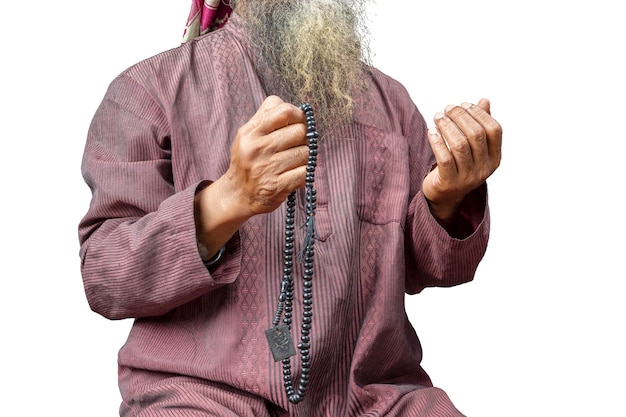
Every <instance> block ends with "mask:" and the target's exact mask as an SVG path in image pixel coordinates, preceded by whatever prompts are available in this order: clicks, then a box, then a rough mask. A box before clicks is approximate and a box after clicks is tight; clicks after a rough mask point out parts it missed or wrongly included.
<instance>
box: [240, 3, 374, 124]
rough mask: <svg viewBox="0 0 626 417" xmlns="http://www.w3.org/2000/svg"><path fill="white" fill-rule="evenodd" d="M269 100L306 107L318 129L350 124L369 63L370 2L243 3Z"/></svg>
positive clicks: (248, 28)
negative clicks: (279, 99)
mask: <svg viewBox="0 0 626 417" xmlns="http://www.w3.org/2000/svg"><path fill="white" fill-rule="evenodd" d="M242 2H245V7H244V9H243V10H244V11H243V13H242V17H243V19H244V21H245V22H246V31H247V32H248V35H249V39H250V42H251V44H252V47H253V50H254V54H255V59H256V62H257V66H258V67H259V73H260V77H261V80H262V82H263V84H264V87H265V88H266V92H267V93H268V94H277V95H279V96H281V97H282V98H283V99H284V100H288V101H291V102H293V103H294V104H296V103H300V102H304V101H308V102H309V103H311V105H312V106H313V108H314V109H315V113H316V119H317V120H318V123H319V125H320V126H321V127H322V128H323V127H330V126H333V125H336V124H339V123H342V122H345V121H347V120H349V119H350V118H351V116H352V111H353V108H354V97H355V94H359V93H360V92H362V91H363V90H364V88H365V81H364V80H365V77H364V71H366V68H367V66H366V65H365V64H367V63H369V43H368V33H367V30H366V26H365V16H366V11H365V4H366V3H367V0H304V1H303V0H240V3H242Z"/></svg>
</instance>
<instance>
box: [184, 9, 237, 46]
mask: <svg viewBox="0 0 626 417" xmlns="http://www.w3.org/2000/svg"><path fill="white" fill-rule="evenodd" d="M229 3H230V1H228V0H192V2H191V11H190V12H189V18H188V19H187V25H186V26H185V32H184V33H183V43H184V42H187V41H190V40H191V39H193V38H195V37H197V36H200V35H204V34H205V33H207V32H210V31H212V30H214V29H217V28H221V27H222V26H224V24H226V21H227V20H228V18H229V17H230V14H231V12H232V9H231V7H230V4H229Z"/></svg>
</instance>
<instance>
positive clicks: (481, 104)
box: [478, 98, 491, 114]
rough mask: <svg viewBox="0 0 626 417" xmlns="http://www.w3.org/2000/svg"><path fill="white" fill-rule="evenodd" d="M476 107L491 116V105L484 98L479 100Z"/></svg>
mask: <svg viewBox="0 0 626 417" xmlns="http://www.w3.org/2000/svg"><path fill="white" fill-rule="evenodd" d="M478 107H480V108H481V109H483V110H484V111H486V112H487V113H489V114H491V103H490V102H489V100H487V99H486V98H481V99H480V101H479V102H478Z"/></svg>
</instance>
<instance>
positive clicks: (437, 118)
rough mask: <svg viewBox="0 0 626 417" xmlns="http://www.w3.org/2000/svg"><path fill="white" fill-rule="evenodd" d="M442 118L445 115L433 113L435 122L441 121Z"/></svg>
mask: <svg viewBox="0 0 626 417" xmlns="http://www.w3.org/2000/svg"><path fill="white" fill-rule="evenodd" d="M444 116H445V114H443V113H441V112H437V113H435V120H439V119H443V117H444Z"/></svg>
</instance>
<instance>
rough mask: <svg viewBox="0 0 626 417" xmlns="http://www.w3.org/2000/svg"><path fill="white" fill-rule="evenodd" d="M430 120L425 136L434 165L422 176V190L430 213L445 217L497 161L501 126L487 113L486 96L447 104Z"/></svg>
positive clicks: (481, 182)
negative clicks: (430, 124)
mask: <svg viewBox="0 0 626 417" xmlns="http://www.w3.org/2000/svg"><path fill="white" fill-rule="evenodd" d="M434 121H435V126H433V127H431V128H430V129H429V130H428V139H429V141H430V145H431V147H432V149H433V153H434V155H435V159H436V161H437V166H436V167H435V169H433V171H431V172H430V173H429V174H428V175H427V176H426V178H425V179H424V182H423V184H422V191H423V192H424V196H425V197H426V199H427V200H428V202H429V205H430V208H431V212H432V213H433V215H434V216H435V217H437V218H438V219H440V220H443V221H445V220H447V219H449V218H451V217H452V216H454V214H455V212H456V210H457V208H458V207H459V205H460V204H461V202H462V201H463V198H465V196H466V195H467V194H468V193H470V192H471V191H472V190H474V189H475V188H477V187H478V186H480V185H481V184H483V183H484V182H485V180H486V179H487V178H488V177H489V176H490V175H491V174H493V172H494V171H495V170H496V169H497V168H498V166H499V165H500V158H501V147H502V128H501V126H500V124H499V123H498V122H497V121H496V120H495V119H493V118H492V117H491V109H490V103H489V100H487V99H481V100H480V101H479V102H478V104H477V105H474V104H470V103H463V104H461V105H460V106H453V105H450V106H448V107H446V109H445V112H444V113H437V114H436V115H435V118H434Z"/></svg>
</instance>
